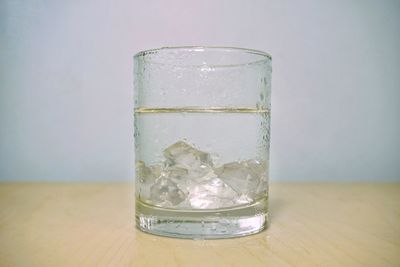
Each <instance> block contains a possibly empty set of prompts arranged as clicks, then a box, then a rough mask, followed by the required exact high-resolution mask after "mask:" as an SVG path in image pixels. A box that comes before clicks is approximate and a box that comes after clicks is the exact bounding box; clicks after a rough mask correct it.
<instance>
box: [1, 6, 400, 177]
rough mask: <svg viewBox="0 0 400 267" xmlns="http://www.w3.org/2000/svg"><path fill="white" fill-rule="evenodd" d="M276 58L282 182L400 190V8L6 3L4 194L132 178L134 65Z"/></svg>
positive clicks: (274, 156) (275, 173)
mask: <svg viewBox="0 0 400 267" xmlns="http://www.w3.org/2000/svg"><path fill="white" fill-rule="evenodd" d="M198 44H201V45H226V46H240V47H248V48H255V49H261V50H265V51H268V52H269V53H271V54H272V56H273V83H272V86H273V99H272V109H273V111H272V116H273V119H272V151H271V165H272V166H271V179H272V180H275V181H277V180H301V181H303V180H324V181H325V180H334V181H337V180H340V181H344V180H346V181H348V180H385V181H395V180H396V181H400V142H399V138H400V119H399V114H400V53H399V49H400V1H389V0H385V1H378V0H376V1H367V0H365V1H321V0H315V1H278V0H277V1H255V0H253V1H251V0H250V1H245V0H243V1H233V0H230V1H212V0H203V1H187V0H186V1H184V0H182V1H171V0H170V1H161V0H159V1H151V0H147V1H129V0H119V1H118V0H117V1H111V0H108V1H107V0H96V1H94V0H93V1H91V0H83V1H78V0H75V1H74V0H73V1H47V0H34V1H18V0H1V1H0V138H1V139H0V141H1V142H0V180H73V181H76V180H128V179H132V177H133V134H132V105H133V100H132V96H133V93H132V79H133V78H132V55H133V54H134V53H135V52H137V51H139V50H142V49H147V48H154V47H160V46H167V45H169V46H171V45H198Z"/></svg>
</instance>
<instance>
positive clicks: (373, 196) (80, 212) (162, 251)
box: [0, 183, 400, 267]
mask: <svg viewBox="0 0 400 267" xmlns="http://www.w3.org/2000/svg"><path fill="white" fill-rule="evenodd" d="M270 195H271V197H270V204H271V220H272V222H271V225H270V227H269V229H268V230H267V231H264V232H262V233H260V234H257V235H253V236H249V237H243V238H235V239H227V240H207V241H205V240H182V239H173V238H164V237H158V236H153V235H149V234H145V233H142V232H140V231H138V230H136V229H135V227H134V188H133V185H131V184H111V183H110V184H107V183H103V184H59V183H58V184H57V183H54V184H41V183H37V184H26V183H20V184H15V183H14V184H8V183H3V184H0V266H1V267H8V266H30V267H31V266H155V267H157V266H202V267H203V266H205V267H210V266H251V267H254V266H400V184H313V183H308V184H307V183H305V184H272V186H271V190H270Z"/></svg>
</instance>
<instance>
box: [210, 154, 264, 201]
mask: <svg viewBox="0 0 400 267" xmlns="http://www.w3.org/2000/svg"><path fill="white" fill-rule="evenodd" d="M214 171H215V173H216V174H217V175H218V177H219V178H221V179H222V180H223V181H224V182H225V183H226V184H228V185H229V186H230V187H232V188H233V190H235V191H236V192H237V193H238V194H239V195H241V197H240V198H239V199H238V200H237V201H238V203H241V204H243V203H249V202H251V201H252V200H254V198H255V197H256V196H257V195H258V193H260V191H262V190H263V189H262V188H261V187H260V185H261V182H262V180H264V178H265V175H266V166H265V163H262V162H259V161H256V160H246V161H241V162H236V161H235V162H230V163H227V164H224V165H223V166H221V167H219V168H216V169H215V170H214ZM263 185H265V184H263Z"/></svg>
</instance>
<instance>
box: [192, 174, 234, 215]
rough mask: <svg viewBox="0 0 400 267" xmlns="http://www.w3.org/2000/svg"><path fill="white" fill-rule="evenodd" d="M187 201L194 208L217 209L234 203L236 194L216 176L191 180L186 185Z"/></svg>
mask: <svg viewBox="0 0 400 267" xmlns="http://www.w3.org/2000/svg"><path fill="white" fill-rule="evenodd" d="M188 190H189V195H188V201H189V203H190V206H191V207H192V208H194V209H218V208H223V207H229V206H232V205H234V204H235V199H236V198H237V197H238V194H237V193H236V192H235V191H234V190H233V189H232V188H231V187H230V186H228V185H227V184H226V183H224V182H223V181H222V180H221V179H219V178H218V177H214V178H211V179H206V180H204V181H202V182H193V183H191V184H190V185H189V187H188Z"/></svg>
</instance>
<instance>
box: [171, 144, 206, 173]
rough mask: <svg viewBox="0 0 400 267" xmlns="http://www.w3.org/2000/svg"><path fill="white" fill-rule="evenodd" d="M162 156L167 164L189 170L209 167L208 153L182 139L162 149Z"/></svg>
mask: <svg viewBox="0 0 400 267" xmlns="http://www.w3.org/2000/svg"><path fill="white" fill-rule="evenodd" d="M164 156H165V158H166V160H167V164H168V165H169V166H177V167H182V168H185V169H187V170H188V171H191V170H200V169H201V168H202V166H203V168H204V167H206V166H209V167H211V166H212V165H213V164H212V160H211V157H210V154H208V153H205V152H203V151H200V150H198V149H196V148H194V147H192V146H191V145H188V144H186V143H185V142H183V141H179V142H176V143H175V144H173V145H171V146H169V147H168V148H166V149H165V150H164Z"/></svg>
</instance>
